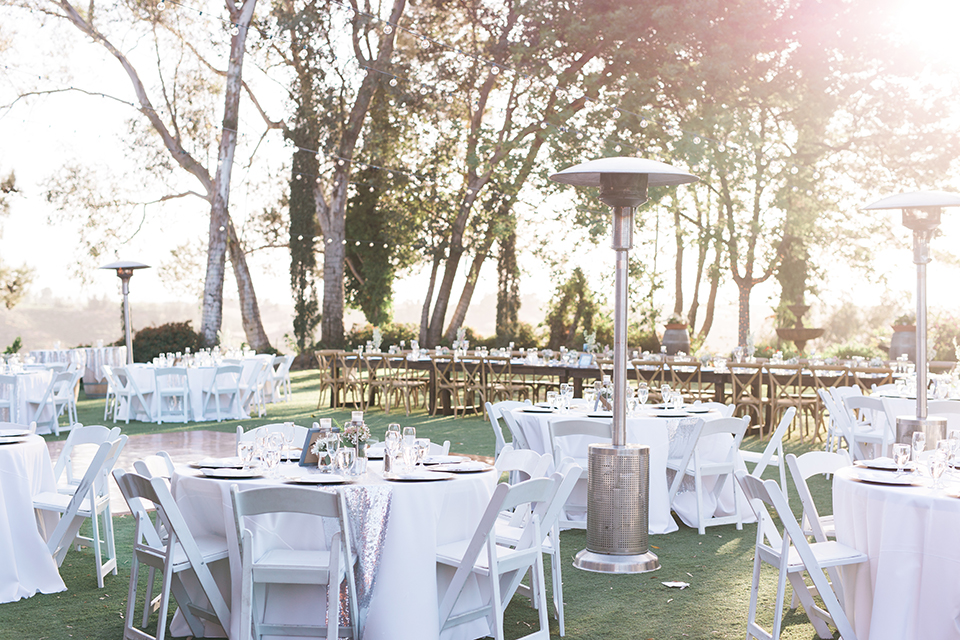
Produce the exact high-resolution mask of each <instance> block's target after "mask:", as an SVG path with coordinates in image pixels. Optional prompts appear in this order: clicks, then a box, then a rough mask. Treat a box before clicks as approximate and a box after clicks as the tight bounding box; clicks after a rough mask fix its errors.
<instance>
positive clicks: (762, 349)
mask: <svg viewBox="0 0 960 640" xmlns="http://www.w3.org/2000/svg"><path fill="white" fill-rule="evenodd" d="M756 348H757V350H756V352H754V355H755V356H756V357H758V358H772V357H773V354H774V353H776V352H777V351H779V352H781V353H782V354H783V359H784V360H789V359H790V358H799V357H800V354H799V353H798V352H797V349H796V348H795V347H794V346H793V343H792V342H772V343H771V342H762V343H760V344H757V345H756Z"/></svg>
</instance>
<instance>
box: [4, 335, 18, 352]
mask: <svg viewBox="0 0 960 640" xmlns="http://www.w3.org/2000/svg"><path fill="white" fill-rule="evenodd" d="M22 346H23V341H22V340H21V339H20V336H17V337H16V338H14V339H13V342H12V343H10V346H8V347H7V348H6V349H4V350H3V354H4V355H8V356H9V355H13V354H14V353H18V352H19V351H20V348H21V347H22Z"/></svg>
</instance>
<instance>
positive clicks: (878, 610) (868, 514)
mask: <svg viewBox="0 0 960 640" xmlns="http://www.w3.org/2000/svg"><path fill="white" fill-rule="evenodd" d="M893 448H894V455H893V457H892V458H889V457H887V458H877V459H874V460H862V461H858V463H857V464H855V465H854V466H851V467H847V468H845V469H841V470H840V471H838V472H837V474H836V475H835V476H834V480H833V513H834V521H835V524H836V531H837V541H838V542H841V543H843V544H846V545H849V546H851V547H853V548H855V549H857V550H858V551H861V552H863V553H864V554H866V555H867V556H868V557H869V569H866V568H863V569H860V570H858V571H857V572H856V573H855V576H854V578H853V579H852V580H850V581H849V582H850V583H849V584H846V583H845V584H844V590H845V597H846V601H845V609H846V611H847V615H848V617H850V619H851V622H852V624H853V626H854V629H855V630H856V633H857V637H859V638H868V639H871V640H885V639H891V640H892V639H894V638H960V626H958V620H960V604H958V603H960V584H958V583H957V581H956V576H957V572H958V571H960V550H958V547H957V545H956V532H957V530H958V527H960V470H958V466H960V465H958V452H960V430H951V431H950V432H949V437H948V438H946V439H943V440H940V441H938V442H936V443H934V445H933V446H928V443H927V442H926V439H925V437H924V434H923V433H922V432H916V433H914V434H913V437H912V441H911V442H910V443H909V444H907V443H897V444H895V445H894V447H893Z"/></svg>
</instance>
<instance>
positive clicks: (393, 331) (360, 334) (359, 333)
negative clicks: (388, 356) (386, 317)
mask: <svg viewBox="0 0 960 640" xmlns="http://www.w3.org/2000/svg"><path fill="white" fill-rule="evenodd" d="M373 329H374V326H373V325H372V324H365V325H363V326H358V325H354V326H353V328H352V329H350V331H348V332H347V335H346V336H344V339H343V340H344V348H345V349H354V348H356V347H359V346H361V345H365V344H367V340H372V339H373ZM418 331H419V327H417V325H415V324H411V323H406V324H405V323H400V322H386V323H384V324H382V325H380V334H381V336H382V338H383V343H382V344H381V345H380V348H381V349H383V350H384V351H386V350H387V349H388V348H390V345H392V344H396V345H399V344H400V341H401V340H406V343H407V348H408V349H409V348H410V341H411V340H416V339H417V332H418Z"/></svg>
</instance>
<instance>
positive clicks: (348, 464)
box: [336, 447, 357, 476]
mask: <svg viewBox="0 0 960 640" xmlns="http://www.w3.org/2000/svg"><path fill="white" fill-rule="evenodd" d="M356 460H357V450H356V448H354V447H340V449H338V450H337V464H336V467H337V471H338V472H339V473H341V474H342V475H345V476H350V475H353V465H354V463H355V462H356Z"/></svg>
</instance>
